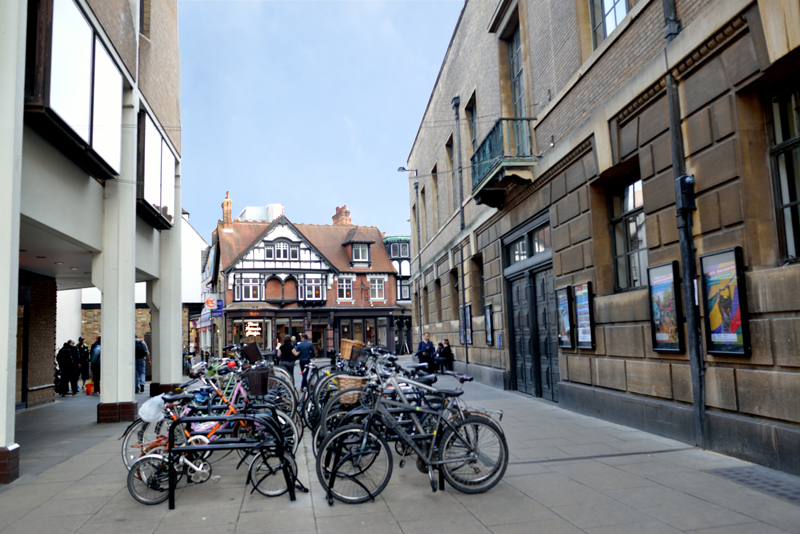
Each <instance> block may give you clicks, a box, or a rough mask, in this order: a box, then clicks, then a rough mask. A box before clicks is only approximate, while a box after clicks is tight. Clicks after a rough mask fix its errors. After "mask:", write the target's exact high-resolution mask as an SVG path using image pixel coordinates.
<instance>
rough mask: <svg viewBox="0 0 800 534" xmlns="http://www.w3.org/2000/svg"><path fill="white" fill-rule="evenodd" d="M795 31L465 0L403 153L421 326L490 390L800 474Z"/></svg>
mask: <svg viewBox="0 0 800 534" xmlns="http://www.w3.org/2000/svg"><path fill="white" fill-rule="evenodd" d="M665 6H667V8H669V7H670V6H674V8H675V17H674V18H673V17H671V16H669V12H667V13H666V14H665ZM606 8H607V9H606ZM676 21H677V23H676ZM665 28H667V31H665ZM798 28H800V8H798V4H797V2H796V1H793V2H785V3H780V2H764V1H758V2H755V1H751V0H675V1H674V2H672V1H667V2H661V1H657V0H614V1H613V2H609V1H605V2H600V1H598V0H574V1H572V0H569V1H568V0H500V1H484V2H480V1H475V0H467V2H465V5H464V8H463V10H462V13H461V16H460V18H459V21H458V23H457V26H456V29H455V31H454V33H453V37H452V40H451V43H450V46H449V48H448V51H447V53H446V55H445V58H444V61H443V64H442V67H441V70H440V73H439V77H438V79H437V81H436V84H435V85H434V87H433V90H432V93H431V97H430V100H429V102H428V106H427V108H426V110H425V112H424V115H423V117H422V121H421V125H420V128H419V131H418V133H417V136H416V138H415V140H414V142H413V145H412V148H411V153H410V155H409V159H408V168H409V169H412V171H411V172H410V173H409V179H410V188H409V192H410V206H411V213H412V230H415V231H416V233H414V232H412V248H413V250H412V256H413V261H412V279H413V299H414V306H415V312H414V315H415V317H419V318H420V321H419V323H420V328H418V329H416V331H417V332H419V331H425V330H429V331H431V332H432V334H433V337H434V339H435V340H436V339H438V338H441V337H449V338H450V340H451V341H453V340H456V343H454V345H455V354H456V358H457V359H458V360H459V361H460V363H459V365H461V366H462V368H464V367H466V368H467V369H469V370H470V372H473V373H475V374H476V375H477V376H479V377H481V378H482V379H483V380H485V381H487V382H491V383H494V384H496V385H499V386H502V387H505V388H509V389H518V390H521V391H524V392H527V393H529V394H532V395H536V396H541V397H543V398H546V399H549V400H552V401H556V402H558V403H559V404H560V405H561V406H564V407H566V408H569V409H572V410H577V411H581V412H584V413H589V414H592V415H595V416H599V417H603V418H607V419H610V420H614V421H617V422H621V423H624V424H627V425H631V426H635V427H639V428H645V429H647V430H648V431H651V432H656V433H659V434H662V435H665V436H669V437H672V438H676V439H680V440H683V441H686V442H689V443H702V444H703V445H705V446H706V447H708V448H711V449H714V450H717V451H720V452H724V453H726V454H731V455H734V456H738V457H742V458H746V459H749V460H752V461H756V462H760V463H764V464H766V465H769V466H772V467H776V468H779V469H783V470H786V471H790V472H794V473H800V459H799V458H798V456H797V455H796V454H793V453H789V452H788V451H796V450H798V449H800V404H799V402H800V401H798V399H800V352H799V351H798V350H797V343H796V341H795V338H796V335H795V334H796V333H797V331H798V328H800V326H798V325H800V323H798V319H797V315H798V311H800V305H798V303H797V299H796V298H794V296H795V295H796V294H797V287H798V284H800V266H798V265H797V263H796V260H797V258H798V252H797V250H798V246H799V245H800V241H798V239H800V238H799V237H798V236H800V223H798V221H800V215H798V209H800V208H798V200H799V199H798V196H797V191H798V183H800V174H798V173H800V170H798V169H800V161H798V153H799V152H798V150H800V149H798V146H800V136H799V135H798V131H800V128H798V127H800V116H798V111H797V110H798V98H799V97H800V95H799V94H798V90H800V86H798V84H797V80H798V79H800V78H799V77H798V75H797V70H798V67H799V66H800V61H798V60H799V59H800V55H799V54H800V52H798V51H797V50H796V49H797V47H798V46H800V30H798ZM665 35H667V36H668V38H665ZM673 83H674V85H673ZM672 88H675V90H674V91H673V90H672ZM448 115H449V116H451V117H453V120H452V123H451V125H450V127H449V128H448V127H444V126H442V120H443V119H442V117H445V116H448ZM671 117H672V126H671V124H670V123H671V119H670V118H671ZM433 122H436V127H435V128H429V127H427V125H429V124H432V123H433ZM457 125H458V127H457ZM684 173H685V175H690V176H692V177H693V181H694V183H693V185H691V189H693V190H694V193H695V195H696V210H694V211H692V212H691V214H692V215H691V217H692V225H691V227H690V228H691V233H687V234H686V235H687V240H686V243H687V244H689V243H693V246H694V247H695V248H696V255H695V260H694V261H692V260H691V256H687V257H689V258H690V260H689V261H688V262H687V261H684V259H683V257H682V253H681V247H680V235H679V230H678V222H676V216H677V215H678V214H679V212H678V210H677V207H676V193H675V191H676V180H675V179H676V178H679V177H682V176H684ZM691 182H692V180H689V181H686V180H683V181H681V182H680V184H684V185H683V186H682V187H687V185H686V184H690V183H691ZM680 198H683V196H681V197H680ZM692 264H694V266H695V269H696V270H697V272H698V273H699V274H698V276H697V278H696V279H695V280H694V282H696V283H697V284H698V285H697V287H698V290H697V294H698V295H699V296H698V297H697V305H696V306H692V304H691V302H692V300H695V299H694V298H691V296H692V288H691V285H694V284H693V283H691V282H690V283H691V285H689V284H686V285H688V286H689V291H688V293H687V295H690V298H688V299H687V298H683V303H685V302H687V301H688V302H689V303H690V304H689V307H688V308H687V307H686V306H684V305H683V304H682V302H681V300H680V299H676V296H677V295H681V294H682V293H683V291H684V289H683V288H682V284H681V282H680V279H681V278H682V276H683V273H684V272H685V271H686V272H688V269H689V267H690V266H691V265H692ZM691 279H692V277H691V276H690V275H687V280H691ZM587 283H590V285H589V284H587ZM706 310H707V312H706ZM465 312H466V313H465ZM460 313H461V314H463V315H464V317H463V319H461V318H460V317H459V315H460ZM687 314H688V315H690V316H692V317H697V318H698V328H697V330H695V331H694V333H693V332H692V331H691V330H690V328H689V327H688V326H687V323H686V320H685V319H684V318H685V317H687ZM576 323H577V328H576ZM693 324H694V323H693ZM653 325H656V326H655V328H654V327H653ZM576 330H577V333H576ZM462 332H463V333H462ZM459 334H460V335H459ZM459 338H462V339H463V341H466V343H464V342H463V341H462V342H461V343H459V342H458V341H459ZM470 338H471V339H470ZM470 341H471V342H470ZM692 347H698V348H699V352H695V354H696V356H691V354H692V353H693V352H692V351H693V350H694V349H693V348H692ZM693 384H695V385H696V386H695V385H693ZM695 406H697V408H695Z"/></svg>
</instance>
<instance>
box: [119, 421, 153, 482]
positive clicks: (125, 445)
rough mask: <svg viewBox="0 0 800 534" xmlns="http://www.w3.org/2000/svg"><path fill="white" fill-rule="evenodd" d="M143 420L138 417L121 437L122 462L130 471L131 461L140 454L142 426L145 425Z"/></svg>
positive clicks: (136, 458)
mask: <svg viewBox="0 0 800 534" xmlns="http://www.w3.org/2000/svg"><path fill="white" fill-rule="evenodd" d="M146 424H147V423H145V422H144V421H142V420H141V419H139V420H138V421H136V422H134V423H133V424H132V425H131V428H130V429H129V430H128V433H127V434H125V437H124V438H123V439H122V463H123V464H125V469H127V470H128V471H130V469H131V466H132V465H133V462H135V461H136V460H138V459H139V458H140V457H141V456H142V447H141V445H140V444H141V440H142V426H143V425H146Z"/></svg>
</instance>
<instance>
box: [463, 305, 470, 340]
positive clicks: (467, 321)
mask: <svg viewBox="0 0 800 534" xmlns="http://www.w3.org/2000/svg"><path fill="white" fill-rule="evenodd" d="M464 321H465V323H464V324H465V325H466V326H465V328H466V330H467V331H466V335H467V344H468V345H472V304H467V305H466V306H464Z"/></svg>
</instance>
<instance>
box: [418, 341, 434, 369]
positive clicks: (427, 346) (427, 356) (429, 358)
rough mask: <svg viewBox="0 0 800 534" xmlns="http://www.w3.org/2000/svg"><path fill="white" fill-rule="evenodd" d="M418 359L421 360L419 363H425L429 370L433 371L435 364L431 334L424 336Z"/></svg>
mask: <svg viewBox="0 0 800 534" xmlns="http://www.w3.org/2000/svg"><path fill="white" fill-rule="evenodd" d="M417 357H418V358H419V363H424V364H426V365H427V369H428V370H430V369H431V367H432V364H433V343H432V342H431V334H430V332H425V333H424V334H422V340H420V342H419V345H418V346H417Z"/></svg>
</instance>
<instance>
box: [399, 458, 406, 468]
mask: <svg viewBox="0 0 800 534" xmlns="http://www.w3.org/2000/svg"><path fill="white" fill-rule="evenodd" d="M405 466H406V461H405V460H400V469H402V468H404V467H405Z"/></svg>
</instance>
